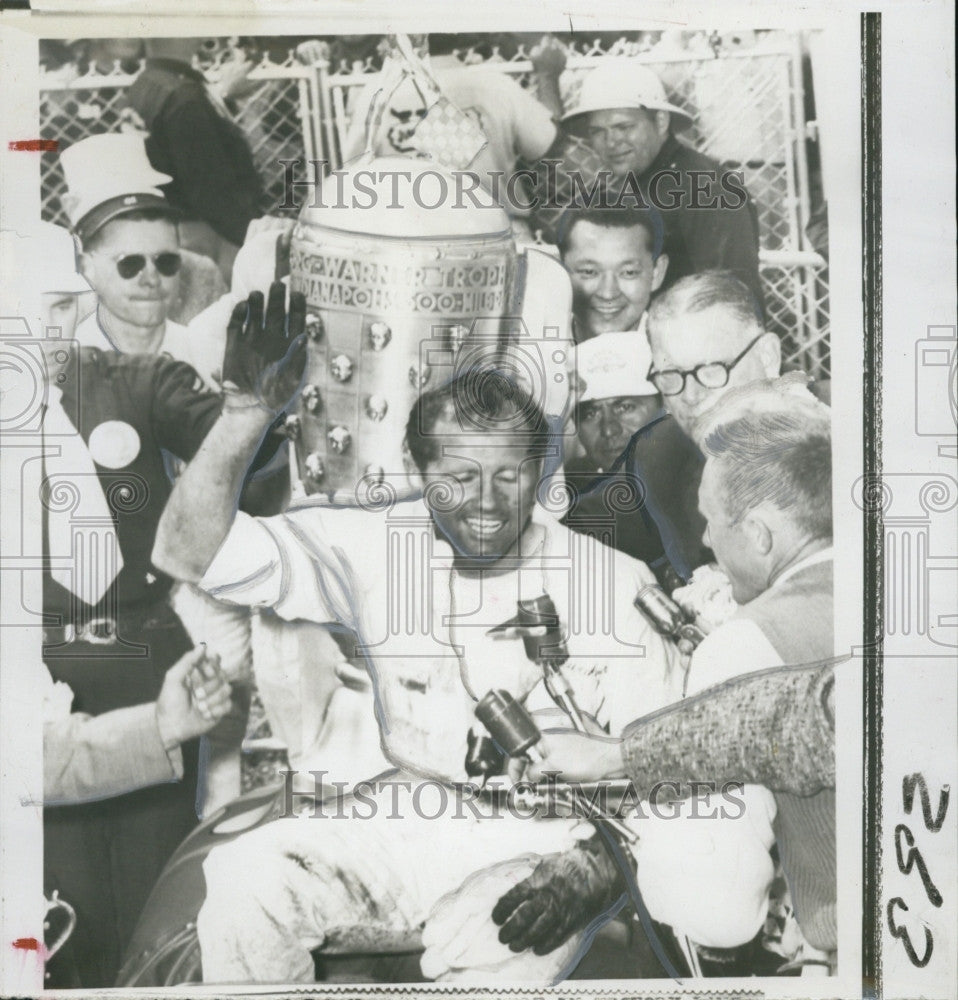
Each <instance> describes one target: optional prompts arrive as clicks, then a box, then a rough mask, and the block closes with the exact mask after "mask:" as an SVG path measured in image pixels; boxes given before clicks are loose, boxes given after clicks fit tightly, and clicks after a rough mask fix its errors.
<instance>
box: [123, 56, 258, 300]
mask: <svg viewBox="0 0 958 1000" xmlns="http://www.w3.org/2000/svg"><path fill="white" fill-rule="evenodd" d="M196 44H197V40H196V39H195V38H150V39H146V40H145V46H146V54H147V60H146V68H145V69H144V70H143V72H142V73H140V75H139V76H138V77H137V78H136V80H135V81H134V82H133V84H132V86H131V87H130V88H129V90H127V93H126V99H127V102H128V104H129V106H130V107H131V108H132V109H133V110H134V111H135V112H136V113H137V114H138V115H139V116H140V118H141V119H142V122H143V125H144V127H145V128H146V129H147V131H148V132H149V137H148V138H147V140H146V149H147V154H148V155H149V158H150V162H151V163H152V164H153V166H154V167H155V168H156V169H157V170H160V171H163V172H164V173H166V174H169V175H170V178H171V180H170V182H169V186H168V187H167V189H166V194H167V197H168V198H169V200H170V202H171V204H173V205H175V206H176V207H177V208H179V209H180V210H181V211H182V213H183V215H184V223H183V241H184V245H185V246H187V247H189V248H190V249H192V250H197V251H199V252H201V253H205V254H207V255H208V256H210V257H212V258H213V259H214V260H216V262H217V263H218V264H219V265H220V269H221V271H222V272H223V276H224V278H225V279H226V281H227V283H228V282H229V279H230V271H231V268H232V265H233V259H234V257H235V256H236V253H237V251H238V250H239V248H240V246H241V245H242V243H243V240H244V238H245V236H246V227H247V226H248V225H249V223H250V222H251V221H252V220H253V219H255V218H257V216H259V215H260V214H261V212H260V202H261V199H262V194H263V192H262V183H261V181H260V177H259V174H258V173H257V170H256V167H255V165H254V163H253V155H252V153H251V152H250V148H249V145H248V144H247V141H246V137H245V136H244V135H243V132H242V130H241V129H240V128H239V126H238V125H237V124H236V122H235V121H234V120H233V117H232V113H231V111H230V108H229V106H228V105H227V104H226V101H225V100H224V98H223V97H222V96H221V95H220V94H218V93H217V92H216V91H214V90H213V89H212V88H210V87H209V86H208V85H207V82H206V79H205V78H204V77H203V75H202V74H201V73H199V72H197V71H196V70H194V69H193V68H192V66H191V65H190V61H191V59H192V57H193V55H194V53H195V50H196Z"/></svg>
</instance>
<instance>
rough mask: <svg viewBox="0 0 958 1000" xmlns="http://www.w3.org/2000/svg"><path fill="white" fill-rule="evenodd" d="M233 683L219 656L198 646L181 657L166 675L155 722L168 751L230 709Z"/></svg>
mask: <svg viewBox="0 0 958 1000" xmlns="http://www.w3.org/2000/svg"><path fill="white" fill-rule="evenodd" d="M230 704H231V701H230V684H229V681H228V680H227V678H226V674H224V673H223V671H222V669H221V668H220V662H219V657H217V656H212V655H210V654H208V653H207V652H206V648H205V647H203V646H199V647H197V648H196V649H193V650H191V651H190V652H189V653H186V654H185V655H184V656H181V657H180V659H179V660H177V662H176V663H174V664H173V666H172V667H170V669H169V670H167V672H166V676H165V677H164V678H163V687H162V688H161V689H160V694H159V697H158V698H157V699H156V725H157V728H158V729H159V731H160V738H161V739H162V741H163V746H164V747H166V749H167V750H172V749H173V748H174V747H177V746H179V745H180V744H181V743H185V742H186V741H187V740H191V739H193V738H194V737H196V736H202V735H203V733H206V732H208V731H209V730H210V729H212V728H213V726H215V725H216V723H217V722H219V721H220V719H222V718H223V716H225V715H226V713H227V712H228V711H229V709H230Z"/></svg>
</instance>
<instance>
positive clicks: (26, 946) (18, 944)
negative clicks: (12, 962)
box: [13, 937, 41, 951]
mask: <svg viewBox="0 0 958 1000" xmlns="http://www.w3.org/2000/svg"><path fill="white" fill-rule="evenodd" d="M13 947H14V948H19V949H20V950H21V951H39V950H40V947H41V945H40V942H39V941H38V940H37V939H36V938H32V937H25V938H17V939H16V941H14V942H13Z"/></svg>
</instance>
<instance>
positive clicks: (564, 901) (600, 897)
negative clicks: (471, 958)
mask: <svg viewBox="0 0 958 1000" xmlns="http://www.w3.org/2000/svg"><path fill="white" fill-rule="evenodd" d="M619 895H620V885H619V878H618V871H617V869H616V867H615V864H614V863H613V861H612V859H611V858H610V857H609V856H608V854H607V853H606V851H605V849H604V848H603V847H602V845H601V843H600V842H599V840H598V839H597V838H596V837H593V838H592V839H591V840H588V841H585V842H583V843H581V844H578V845H576V847H574V848H572V850H569V851H565V852H564V853H562V854H549V855H546V856H545V857H544V858H543V859H542V861H540V862H539V864H538V865H537V867H536V869H535V871H533V873H532V874H531V875H530V876H529V877H528V878H526V879H524V880H523V881H522V882H520V883H519V884H518V885H517V886H515V887H514V888H512V889H510V890H509V891H508V892H507V893H505V895H503V896H502V897H501V898H500V899H499V901H498V902H497V903H496V905H495V907H494V908H493V911H492V919H493V922H494V923H495V924H497V925H498V926H499V928H500V929H499V940H500V941H501V942H502V943H503V944H506V945H508V946H509V948H510V950H512V951H525V950H526V949H527V948H531V949H532V951H533V953H534V954H536V955H547V954H548V953H549V952H551V951H554V950H555V949H556V948H558V947H559V946H560V945H561V944H563V943H564V942H565V941H567V940H568V938H569V937H571V935H572V934H574V933H575V932H576V931H578V930H581V929H582V928H583V927H585V926H587V925H588V924H590V923H591V922H592V921H593V920H594V919H595V918H596V917H597V916H599V915H600V914H601V913H602V912H603V911H604V910H607V909H608V908H609V907H611V906H612V904H613V903H614V902H615V900H616V899H617V898H618V896H619Z"/></svg>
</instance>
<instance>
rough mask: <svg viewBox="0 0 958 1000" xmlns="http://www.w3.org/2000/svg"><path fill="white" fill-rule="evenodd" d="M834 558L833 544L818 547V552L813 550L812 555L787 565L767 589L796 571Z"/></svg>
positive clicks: (776, 585) (777, 584)
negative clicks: (821, 547) (822, 547)
mask: <svg viewBox="0 0 958 1000" xmlns="http://www.w3.org/2000/svg"><path fill="white" fill-rule="evenodd" d="M834 558H835V549H834V547H833V546H831V545H829V546H827V547H826V548H824V549H819V550H818V552H813V553H812V555H810V556H806V557H805V558H804V559H799V561H798V562H797V563H793V564H792V565H791V566H789V567H788V569H787V570H785V572H784V573H782V575H781V576H779V577H777V578H776V579H775V581H774V582H773V583H772V586H771V587H769V588H768V589H769V590H771V589H772V588H773V587H778V586H780V585H781V584H783V583H784V582H785V581H786V580H788V579H790V578H791V577H793V576H795V575H796V574H797V573H801V572H802V571H803V570H806V569H809V568H810V567H812V566H817V565H818V564H819V563H824V562H831V561H832V560H833V559H834Z"/></svg>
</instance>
